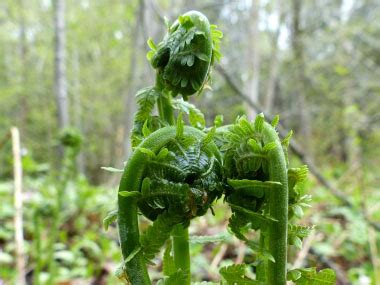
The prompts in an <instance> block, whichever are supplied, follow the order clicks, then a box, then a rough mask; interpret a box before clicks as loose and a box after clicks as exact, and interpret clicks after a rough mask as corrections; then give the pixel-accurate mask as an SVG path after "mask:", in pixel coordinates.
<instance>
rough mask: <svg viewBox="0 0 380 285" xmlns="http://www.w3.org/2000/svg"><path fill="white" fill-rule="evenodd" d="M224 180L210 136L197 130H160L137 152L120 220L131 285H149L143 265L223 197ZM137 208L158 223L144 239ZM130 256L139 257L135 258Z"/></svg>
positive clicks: (123, 185)
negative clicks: (172, 233) (175, 231)
mask: <svg viewBox="0 0 380 285" xmlns="http://www.w3.org/2000/svg"><path fill="white" fill-rule="evenodd" d="M181 126H182V127H181ZM220 180H221V157H220V153H219V151H218V149H217V147H216V146H215V144H214V143H213V142H212V141H211V140H210V137H209V136H207V135H205V134H204V133H203V132H201V131H200V130H197V129H195V128H192V127H184V126H183V125H181V124H179V126H177V128H175V127H165V128H162V129H160V130H158V131H156V132H154V133H152V134H150V135H149V136H148V137H147V138H146V139H145V140H144V141H143V142H142V143H141V144H140V145H139V146H138V147H137V148H136V150H135V152H134V153H133V155H132V157H131V158H130V159H129V161H128V163H127V165H126V168H125V171H124V174H123V178H122V180H121V183H120V188H119V191H120V192H119V217H118V220H119V222H118V223H119V231H120V238H121V245H122V250H123V255H124V257H125V259H126V260H128V262H127V264H126V266H125V269H126V273H127V275H128V278H129V280H130V282H132V284H149V283H138V282H143V281H142V280H144V279H145V281H144V282H148V278H147V274H146V276H142V275H141V272H144V268H145V264H146V263H147V262H149V261H150V259H151V258H152V257H154V255H155V254H156V253H158V251H159V250H160V248H161V247H162V245H163V243H164V242H165V241H166V239H167V238H168V237H169V234H170V231H171V229H172V228H173V227H174V226H175V225H176V224H183V225H185V226H187V225H188V224H189V222H190V220H191V219H192V218H194V217H196V216H199V215H203V214H204V213H205V212H206V211H207V210H208V209H209V208H210V206H211V204H212V202H213V201H214V200H215V199H216V198H218V197H220V196H221V194H222V191H223V189H222V187H221V185H220V182H219V181H220ZM137 209H139V210H140V211H141V212H142V213H143V214H144V215H145V216H146V217H147V218H149V219H151V220H152V221H154V223H153V225H152V226H151V229H148V230H147V231H146V232H145V233H144V234H143V235H142V236H141V239H140V237H139V231H138V223H137V215H136V211H137ZM163 224H164V225H165V227H162V225H163ZM152 240H155V241H156V244H154V243H153V244H152ZM139 248H140V250H139ZM136 251H138V252H137V253H136ZM135 253H136V254H135ZM131 254H132V255H133V254H135V255H134V256H132V258H131ZM145 271H146V270H145ZM139 280H140V281H139ZM133 281H134V282H136V283H133Z"/></svg>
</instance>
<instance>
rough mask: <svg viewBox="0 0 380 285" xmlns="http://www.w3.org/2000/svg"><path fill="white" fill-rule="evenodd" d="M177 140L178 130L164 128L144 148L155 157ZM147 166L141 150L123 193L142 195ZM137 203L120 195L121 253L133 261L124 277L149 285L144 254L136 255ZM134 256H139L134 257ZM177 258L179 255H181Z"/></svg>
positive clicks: (198, 133) (194, 132) (122, 183)
mask: <svg viewBox="0 0 380 285" xmlns="http://www.w3.org/2000/svg"><path fill="white" fill-rule="evenodd" d="M184 132H185V134H188V135H191V136H194V137H196V138H197V139H199V140H201V139H202V138H204V136H205V134H204V133H203V132H201V131H199V130H197V129H195V128H192V127H186V126H185V128H184ZM175 137H176V128H175V127H164V128H162V129H159V130H157V131H155V132H154V133H152V134H151V135H149V137H147V138H146V139H145V140H144V141H143V142H142V143H141V145H140V147H142V148H147V149H150V150H151V151H153V152H154V153H157V152H158V151H159V150H160V149H161V148H163V147H164V146H165V145H167V144H168V143H169V142H170V141H171V140H173V139H175ZM208 147H209V148H210V151H211V152H213V153H215V155H216V156H217V158H219V159H220V157H219V151H218V149H217V147H216V146H215V145H214V144H210V145H209V146H208ZM147 162H148V160H147V159H146V154H144V153H143V152H141V151H139V150H138V149H137V150H135V151H134V152H133V154H132V156H131V157H130V159H129V160H128V163H127V164H126V166H125V169H124V173H123V176H122V178H121V181H120V185H119V192H121V191H130V192H136V193H137V192H140V187H141V184H142V181H143V179H144V171H145V167H146V165H147ZM135 199H136V198H135V196H129V197H123V196H121V195H119V198H118V205H119V214H118V227H119V236H120V243H121V250H122V253H123V257H124V259H129V261H128V262H127V263H126V264H125V267H124V273H125V275H126V277H127V278H128V280H129V282H131V283H132V284H133V285H149V284H151V283H150V280H149V275H148V272H147V268H146V261H145V259H144V257H143V255H142V252H141V251H139V252H137V253H136V250H138V249H139V248H140V234H139V227H138V219H137V205H136V200H135ZM178 241H179V239H178V240H177V244H178ZM186 241H187V240H186ZM174 246H175V245H174ZM174 246H173V247H174ZM133 253H136V254H134V255H132V254H133ZM177 256H179V255H178V254H177ZM189 264H190V261H189ZM185 270H186V269H185Z"/></svg>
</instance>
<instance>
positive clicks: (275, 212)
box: [263, 123, 288, 285]
mask: <svg viewBox="0 0 380 285" xmlns="http://www.w3.org/2000/svg"><path fill="white" fill-rule="evenodd" d="M263 140H264V143H265V144H266V143H270V142H276V148H275V149H273V150H272V151H270V152H269V154H268V155H269V161H270V163H269V180H270V181H277V182H280V183H281V184H282V185H281V187H278V188H277V189H278V190H277V191H271V192H270V193H269V214H270V215H271V216H272V217H273V218H274V219H276V220H277V222H271V223H270V225H269V228H268V243H266V244H268V250H269V252H270V253H271V254H272V256H273V257H274V259H275V261H276V262H275V263H273V262H271V261H268V268H267V271H266V273H267V284H273V285H285V284H286V263H287V236H288V178H287V166H286V159H285V155H284V152H283V149H282V145H281V141H280V139H279V137H278V134H277V132H276V130H275V129H274V128H273V127H272V126H271V125H270V124H268V123H264V129H263Z"/></svg>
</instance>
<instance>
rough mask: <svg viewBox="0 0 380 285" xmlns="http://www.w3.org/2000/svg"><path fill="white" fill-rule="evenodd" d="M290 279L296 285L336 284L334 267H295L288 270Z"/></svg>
mask: <svg viewBox="0 0 380 285" xmlns="http://www.w3.org/2000/svg"><path fill="white" fill-rule="evenodd" d="M288 280H291V281H294V282H295V284H296V285H334V284H336V276H335V272H334V271H333V270H332V269H322V270H321V271H319V272H317V270H316V268H304V269H293V270H291V271H289V272H288Z"/></svg>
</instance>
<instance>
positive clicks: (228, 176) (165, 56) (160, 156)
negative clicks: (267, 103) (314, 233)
mask: <svg viewBox="0 0 380 285" xmlns="http://www.w3.org/2000/svg"><path fill="white" fill-rule="evenodd" d="M221 37H222V33H221V32H220V31H219V30H218V29H217V27H216V26H214V25H210V24H209V21H208V19H207V18H206V17H205V16H204V15H203V14H201V13H199V12H196V11H191V12H188V13H186V14H184V15H182V16H180V17H179V18H178V20H177V21H176V22H175V23H174V24H173V25H171V26H170V25H168V31H167V34H166V36H165V37H164V39H163V41H162V42H160V43H159V44H157V45H155V44H154V43H153V41H152V40H149V41H148V44H149V46H150V48H151V51H149V53H148V55H147V58H148V60H149V61H150V63H151V64H152V66H153V68H155V69H156V71H157V77H156V84H155V85H154V86H152V87H148V88H145V89H143V90H141V91H139V92H138V93H137V95H136V97H137V102H138V106H139V109H138V111H137V113H136V114H135V117H134V127H133V130H132V137H131V139H132V145H133V148H134V151H133V153H132V155H131V157H130V158H129V160H128V162H127V163H126V166H125V169H124V172H123V176H122V178H121V182H120V186H119V193H118V209H117V211H114V212H113V213H111V214H110V215H109V216H107V217H106V219H105V226H106V227H107V226H108V225H109V224H110V223H111V222H112V221H113V220H115V219H117V223H118V228H119V236H120V242H121V250H122V253H123V257H124V261H123V263H122V265H121V267H120V269H119V270H118V272H117V274H118V276H119V277H120V278H121V279H122V280H123V281H124V282H126V283H128V284H134V285H135V284H136V285H137V284H143V285H146V284H151V280H150V278H149V275H148V271H147V265H148V264H150V263H151V262H152V259H153V258H154V257H155V256H156V255H157V254H158V253H159V252H160V250H161V248H163V247H166V249H165V253H164V261H163V262H164V266H163V273H164V275H165V277H164V278H163V279H162V280H160V281H159V283H158V284H178V285H186V284H191V270H190V254H189V234H188V230H187V229H188V226H189V224H190V222H191V220H192V219H193V218H195V217H198V216H202V215H204V214H205V213H206V212H207V211H208V210H209V209H210V210H211V211H213V209H212V204H213V202H214V201H215V200H217V199H219V198H221V197H222V196H223V195H224V201H225V202H226V203H227V204H228V205H229V206H230V208H231V211H232V215H231V217H230V220H229V230H230V232H231V233H233V234H234V235H235V236H236V237H237V238H238V239H240V240H242V241H244V242H245V243H246V244H247V245H248V246H249V247H250V248H251V249H252V250H253V251H254V252H255V257H256V260H255V262H254V263H253V264H249V265H248V264H236V265H232V266H228V267H223V268H221V269H220V274H221V276H222V278H223V281H221V282H222V284H271V285H272V284H274V285H284V284H286V281H287V280H291V281H293V282H295V283H296V284H335V274H334V272H333V271H332V270H330V269H325V270H322V271H320V272H317V271H316V270H315V269H314V268H311V269H293V270H288V268H287V252H288V246H289V245H294V246H296V247H299V248H300V247H301V246H302V239H303V238H304V237H306V236H307V235H308V233H309V232H310V231H311V230H312V228H311V227H306V226H302V225H298V224H296V223H295V221H294V220H295V219H296V218H297V217H301V216H302V215H303V210H302V208H303V207H307V206H308V203H309V201H310V197H309V196H307V195H302V194H301V192H300V190H299V189H298V187H297V184H298V183H300V182H302V181H303V180H304V179H305V178H306V176H307V167H306V166H303V167H300V168H289V166H288V158H287V157H288V154H287V147H288V144H289V140H290V137H291V135H292V133H291V132H290V133H289V135H288V136H287V137H285V138H284V139H283V140H280V138H279V137H278V134H277V132H276V129H275V128H276V125H277V124H278V121H279V117H278V116H277V117H275V119H274V120H273V121H272V122H271V123H270V124H269V123H267V122H266V121H265V119H264V115H262V114H260V115H258V116H257V117H256V119H255V120H254V121H253V122H250V121H248V120H247V118H246V117H244V116H243V117H239V118H237V119H236V122H235V123H234V124H232V125H226V126H221V124H222V122H221V121H222V120H221V116H218V117H217V118H216V119H215V126H213V127H211V128H206V126H205V119H204V116H203V114H202V113H201V112H200V111H199V110H198V109H197V108H196V107H195V106H194V105H192V104H190V103H188V102H187V98H188V96H191V95H193V94H195V93H201V92H202V89H203V87H204V86H205V85H206V84H207V82H208V80H209V78H210V70H211V67H212V65H213V64H214V63H215V61H217V60H219V59H220V56H221V54H220V52H219V42H220V39H221ZM178 95H181V96H182V98H181V99H175V97H177V96H178ZM155 108H157V110H158V114H159V115H158V116H154V115H153V114H152V113H153V110H154V109H155ZM184 115H187V121H188V122H189V123H190V125H185V121H184V119H183V116H184ZM139 213H141V214H142V215H144V216H145V217H146V218H148V219H149V220H151V221H152V224H151V225H150V226H149V227H148V228H147V229H146V230H145V231H143V232H142V233H140V229H139V223H138V215H139ZM252 231H256V232H258V233H259V234H260V238H259V240H258V241H256V240H255V239H254V238H253V237H252V235H251V234H250V232H252ZM167 241H169V242H167ZM248 266H250V267H251V268H253V269H254V272H255V277H254V279H252V278H251V277H248V275H247V274H246V270H247V267H248Z"/></svg>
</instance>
